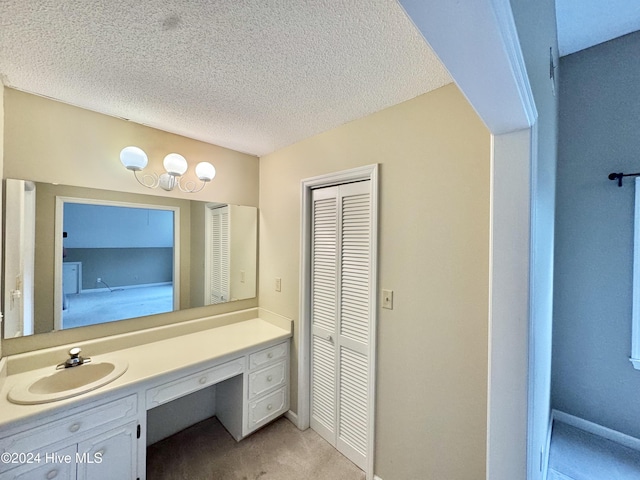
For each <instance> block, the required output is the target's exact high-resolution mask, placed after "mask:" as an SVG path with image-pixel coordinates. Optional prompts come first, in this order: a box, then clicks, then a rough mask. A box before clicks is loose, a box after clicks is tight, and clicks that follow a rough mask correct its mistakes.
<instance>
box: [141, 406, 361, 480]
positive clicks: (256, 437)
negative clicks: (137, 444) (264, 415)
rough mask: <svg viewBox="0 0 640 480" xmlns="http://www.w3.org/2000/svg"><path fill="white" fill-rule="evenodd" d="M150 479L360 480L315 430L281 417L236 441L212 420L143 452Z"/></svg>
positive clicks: (352, 465)
mask: <svg viewBox="0 0 640 480" xmlns="http://www.w3.org/2000/svg"><path fill="white" fill-rule="evenodd" d="M147 478H148V479H149V480H258V479H259V480H303V479H313V480H364V478H365V475H364V472H362V470H360V469H359V468H358V467H356V466H355V465H354V464H353V463H351V462H350V461H349V460H347V458H346V457H344V456H343V455H342V454H340V453H339V452H338V451H337V450H336V449H334V448H333V447H332V446H331V445H329V444H328V443H327V442H326V441H325V440H324V439H322V438H321V437H320V436H319V435H318V434H317V433H316V432H314V431H313V430H311V429H307V430H305V431H304V432H301V431H300V430H298V429H297V428H296V427H295V426H294V425H293V424H292V423H291V422H290V421H289V420H287V419H285V418H284V417H282V418H280V419H279V420H276V421H275V422H273V423H272V424H270V425H268V426H266V427H265V428H263V429H261V430H259V431H257V432H256V433H254V434H253V435H250V436H249V437H247V438H245V439H244V440H242V441H241V442H236V441H235V440H234V439H233V438H232V437H231V436H230V435H229V434H228V433H227V431H226V430H225V429H224V427H223V426H222V425H221V424H220V422H218V420H217V419H216V418H215V417H213V418H210V419H208V420H205V421H203V422H200V423H198V424H196V425H194V426H192V427H190V428H187V429H186V430H183V431H182V432H179V433H177V434H175V435H173V436H171V437H169V438H167V439H165V440H162V441H160V442H158V443H155V444H153V445H150V446H149V447H148V448H147Z"/></svg>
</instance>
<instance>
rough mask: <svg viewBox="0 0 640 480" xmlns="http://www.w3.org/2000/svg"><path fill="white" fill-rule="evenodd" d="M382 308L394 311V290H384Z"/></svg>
mask: <svg viewBox="0 0 640 480" xmlns="http://www.w3.org/2000/svg"><path fill="white" fill-rule="evenodd" d="M382 308H388V309H389V310H393V290H382Z"/></svg>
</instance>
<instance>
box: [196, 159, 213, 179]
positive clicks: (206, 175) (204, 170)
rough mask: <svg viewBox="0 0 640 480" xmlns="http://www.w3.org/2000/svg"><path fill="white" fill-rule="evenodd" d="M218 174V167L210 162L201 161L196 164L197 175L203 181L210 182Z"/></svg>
mask: <svg viewBox="0 0 640 480" xmlns="http://www.w3.org/2000/svg"><path fill="white" fill-rule="evenodd" d="M215 176H216V167H214V166H213V165H211V164H210V163H209V162H200V163H199V164H198V165H196V177H198V178H199V179H200V180H202V181H203V182H210V181H211V180H213V177H215Z"/></svg>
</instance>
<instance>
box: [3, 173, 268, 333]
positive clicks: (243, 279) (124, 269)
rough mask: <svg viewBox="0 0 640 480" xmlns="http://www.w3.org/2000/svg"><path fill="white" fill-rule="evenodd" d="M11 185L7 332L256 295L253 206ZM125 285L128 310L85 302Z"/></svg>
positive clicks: (5, 295)
mask: <svg viewBox="0 0 640 480" xmlns="http://www.w3.org/2000/svg"><path fill="white" fill-rule="evenodd" d="M5 192H6V198H5V202H4V206H5V216H4V218H5V222H6V223H5V238H4V259H5V272H4V279H3V280H4V281H3V295H2V300H3V309H4V312H5V322H4V338H12V337H18V336H22V335H31V334H34V333H35V334H37V333H45V332H49V331H51V330H54V329H61V328H72V327H75V326H80V325H91V324H94V323H102V322H107V321H115V320H117V319H122V318H137V317H139V316H143V315H149V314H152V313H159V312H160V311H163V312H166V311H171V310H178V309H180V310H183V309H188V308H192V307H201V306H205V305H210V304H217V303H223V302H227V301H234V300H241V299H247V298H253V297H255V296H256V285H257V262H256V255H257V209H256V208H255V207H244V206H236V205H228V204H221V203H207V202H198V201H189V200H184V199H178V198H168V197H154V196H149V195H137V194H128V193H122V192H110V191H106V190H96V189H89V188H81V187H70V186H64V185H51V184H46V183H34V182H28V181H23V180H11V179H8V180H6V181H5ZM125 206H126V207H129V211H128V212H129V213H122V212H124V211H125ZM132 207H133V208H132ZM117 212H121V213H117ZM163 212H164V213H163ZM164 215H166V216H164ZM116 218H117V219H116ZM118 226H120V227H122V228H118ZM152 226H156V227H157V229H155V230H153V229H151V227H152ZM178 226H179V228H178ZM143 231H144V232H146V233H145V234H146V236H144V235H143ZM65 232H66V238H65V236H64V234H65ZM134 265H137V266H138V267H137V268H135V269H134V268H132V267H133V266H134ZM147 288H148V289H149V291H147V292H145V294H144V295H142V293H143V290H144V289H147ZM151 290H155V291H156V292H158V293H157V294H158V297H157V298H156V299H154V300H152V301H150V302H148V301H146V300H143V299H147V298H149V297H150V296H151V293H150V291H151ZM162 290H164V292H161V291H162ZM126 294H128V295H130V296H131V297H132V300H131V303H129V304H128V306H125V307H123V308H121V310H123V311H124V313H117V312H116V311H115V310H110V311H109V310H107V312H106V313H105V308H103V306H98V304H97V303H95V302H93V303H92V302H89V301H87V302H86V303H87V305H93V306H92V307H90V306H87V307H84V306H81V305H82V304H83V303H85V302H84V301H85V300H89V297H90V296H92V295H94V296H102V297H103V298H108V297H113V298H115V297H116V296H120V295H122V296H124V295H126ZM113 298H111V299H113ZM117 303H119V304H121V305H125V301H124V300H123V301H122V302H117ZM144 303H150V304H152V308H153V309H156V308H157V310H155V312H152V311H147V310H144V308H146V307H145V305H142V304H144ZM125 315H126V316H125Z"/></svg>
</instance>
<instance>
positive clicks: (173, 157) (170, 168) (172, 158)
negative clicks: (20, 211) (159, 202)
mask: <svg viewBox="0 0 640 480" xmlns="http://www.w3.org/2000/svg"><path fill="white" fill-rule="evenodd" d="M162 164H163V165H164V169H165V170H166V171H167V173H168V174H169V175H173V176H174V177H179V176H180V175H184V172H186V171H187V168H188V165H187V160H186V159H185V158H184V157H183V156H182V155H180V154H179V153H170V154H169V155H167V156H166V157H164V161H163V162H162Z"/></svg>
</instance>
